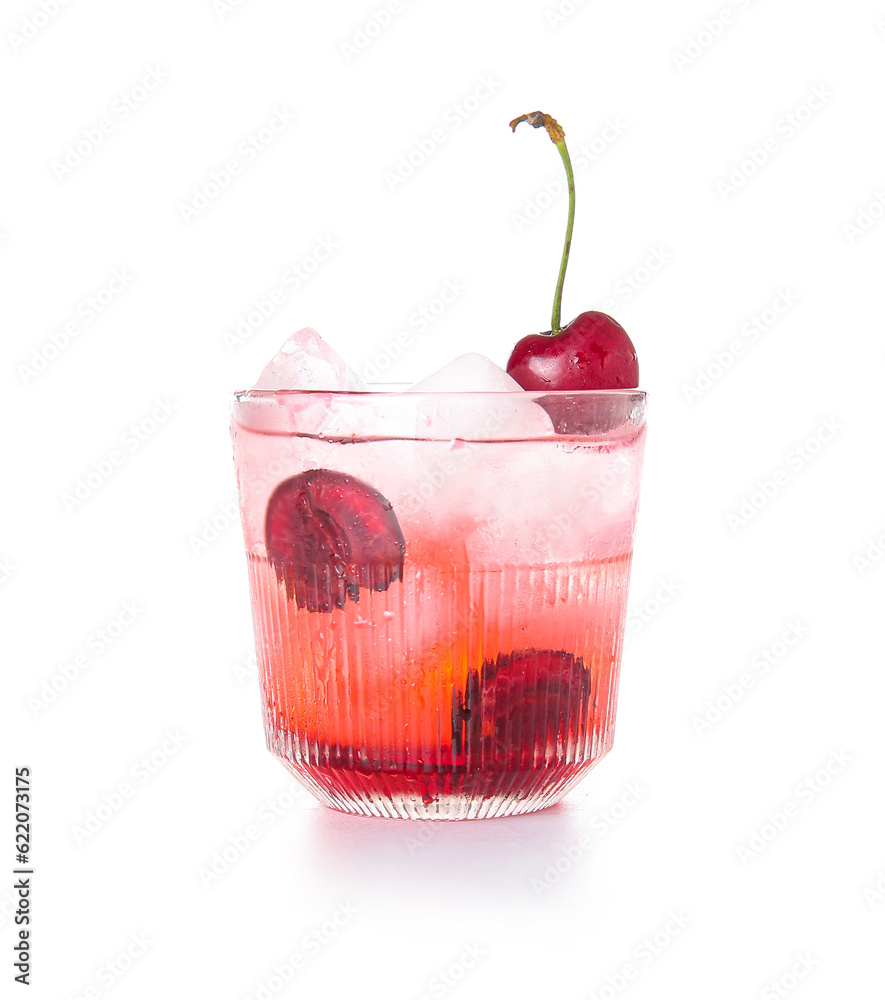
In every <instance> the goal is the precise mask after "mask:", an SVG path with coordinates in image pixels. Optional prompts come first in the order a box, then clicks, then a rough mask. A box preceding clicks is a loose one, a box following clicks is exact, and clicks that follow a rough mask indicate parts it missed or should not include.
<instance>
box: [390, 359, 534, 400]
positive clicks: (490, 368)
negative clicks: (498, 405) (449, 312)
mask: <svg viewBox="0 0 885 1000" xmlns="http://www.w3.org/2000/svg"><path fill="white" fill-rule="evenodd" d="M409 391H410V392H521V391H522V387H521V386H520V384H519V383H518V382H517V381H516V379H512V378H511V377H510V376H509V375H508V374H507V372H505V371H504V369H503V368H499V367H498V366H497V365H496V364H495V363H494V361H490V360H489V359H488V358H487V357H484V356H483V355H482V354H462V355H461V357H460V358H455V360H454V361H450V362H449V363H448V364H447V365H444V366H443V367H442V368H439V369H438V370H437V371H435V372H434V373H433V374H432V375H428V376H427V378H425V379H423V380H422V381H420V382H418V383H417V384H415V385H413V386H412V388H411V389H410V390H409Z"/></svg>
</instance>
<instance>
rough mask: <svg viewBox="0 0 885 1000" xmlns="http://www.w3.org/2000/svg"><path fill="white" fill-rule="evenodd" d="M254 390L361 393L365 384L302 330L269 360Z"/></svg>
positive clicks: (312, 334) (307, 329)
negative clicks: (315, 390) (319, 390)
mask: <svg viewBox="0 0 885 1000" xmlns="http://www.w3.org/2000/svg"><path fill="white" fill-rule="evenodd" d="M255 388H256V389H322V390H325V391H329V392H332V391H342V390H343V391H349V392H365V391H366V384H365V382H363V380H362V379H361V378H360V377H359V375H357V374H356V372H354V371H352V370H351V369H350V368H349V367H348V366H347V364H346V363H345V361H344V359H343V358H342V357H341V356H340V355H338V354H336V352H335V351H333V350H332V348H331V347H329V345H328V344H327V343H326V342H325V341H324V340H323V338H322V337H321V336H320V335H319V334H318V333H317V332H316V330H312V329H311V328H310V327H309V326H306V327H305V328H304V329H303V330H299V331H298V332H297V333H293V334H292V336H291V337H289V339H288V340H287V341H286V342H285V344H283V346H282V347H281V348H280V349H279V351H278V352H277V353H276V354H275V355H274V356H273V358H271V360H270V361H269V362H268V364H267V365H266V366H265V368H264V370H263V371H262V373H261V374H260V375H259V376H258V381H257V382H256V383H255Z"/></svg>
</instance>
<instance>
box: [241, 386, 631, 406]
mask: <svg viewBox="0 0 885 1000" xmlns="http://www.w3.org/2000/svg"><path fill="white" fill-rule="evenodd" d="M382 384H387V383H382ZM295 396H308V397H309V396H334V397H336V398H338V397H341V398H345V399H353V400H362V399H367V400H368V399H378V398H382V399H403V400H406V399H421V398H431V399H432V398H436V397H439V398H443V399H445V398H449V397H452V396H470V397H471V398H481V397H486V396H488V397H494V398H501V397H505V398H526V399H538V398H541V397H544V396H557V397H580V398H582V399H610V398H623V397H628V396H634V397H636V399H637V401H639V402H644V401H645V398H646V392H645V390H644V389H502V390H491V389H489V390H487V389H481V390H472V389H451V390H436V391H434V390H429V391H426V392H425V391H423V390H418V391H414V392H413V391H411V390H405V389H401V390H391V391H388V390H386V389H379V390H371V389H369V390H364V389H238V390H235V391H234V392H233V393H232V398H233V399H234V401H235V402H237V403H247V402H250V401H256V402H257V401H260V400H266V399H274V398H277V397H279V398H281V399H287V398H292V397H295Z"/></svg>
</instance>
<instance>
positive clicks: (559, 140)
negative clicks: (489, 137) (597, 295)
mask: <svg viewBox="0 0 885 1000" xmlns="http://www.w3.org/2000/svg"><path fill="white" fill-rule="evenodd" d="M520 122H528V123H529V125H531V126H532V127H534V128H545V129H547V133H548V135H549V136H550V139H551V141H552V142H553V144H554V145H555V146H556V148H557V149H558V150H559V155H560V156H561V157H562V162H563V164H564V165H565V176H566V180H567V181H568V222H567V224H566V228H565V245H564V246H563V248H562V263H561V264H560V265H559V278H558V279H557V282H556V293H555V295H554V296H553V322H552V333H553V334H557V333H562V326H561V325H560V323H561V319H562V286H563V285H564V284H565V271H566V268H567V267H568V258H569V254H570V253H571V249H572V230H573V229H574V226H575V175H574V172H573V171H572V160H571V157H570V156H569V153H568V147H567V146H566V144H565V132H564V131H563V130H562V127H561V126H560V124H559V123H558V122H557V121H556V119H555V118H551V117H550V115H548V114H545V113H544V112H543V111H531V112H530V113H529V114H527V115H520V116H519V118H514V119H513V121H512V122H511V123H510V128H511V129H512V130H513V131H514V132H515V131H516V126H517V125H519V123H520Z"/></svg>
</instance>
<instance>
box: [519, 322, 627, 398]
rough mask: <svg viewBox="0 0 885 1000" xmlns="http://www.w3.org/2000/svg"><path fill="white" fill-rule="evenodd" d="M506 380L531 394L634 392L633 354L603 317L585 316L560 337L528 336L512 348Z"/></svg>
mask: <svg viewBox="0 0 885 1000" xmlns="http://www.w3.org/2000/svg"><path fill="white" fill-rule="evenodd" d="M507 374H508V375H510V376H511V378H514V379H516V381H517V382H519V384H520V385H521V386H522V387H523V389H528V390H530V391H545V390H547V389H565V390H575V391H577V390H584V389H635V388H636V387H637V386H638V385H639V363H638V361H637V360H636V349H635V348H634V346H633V342H632V341H631V340H630V338H629V337H628V336H627V331H626V330H625V329H624V328H623V327H622V326H621V324H620V323H618V322H617V321H616V320H613V319H612V318H611V316H607V315H606V314H605V313H601V312H593V311H590V312H583V313H581V315H580V316H576V317H575V318H574V319H573V320H572V321H571V323H568V324H566V325H565V326H564V327H563V328H562V332H561V333H557V334H553V333H531V334H529V335H528V336H527V337H523V338H522V340H520V341H519V343H518V344H517V345H516V347H514V348H513V353H512V354H511V355H510V360H509V361H508V362H507Z"/></svg>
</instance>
